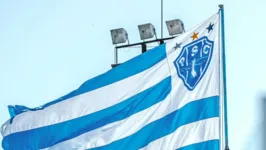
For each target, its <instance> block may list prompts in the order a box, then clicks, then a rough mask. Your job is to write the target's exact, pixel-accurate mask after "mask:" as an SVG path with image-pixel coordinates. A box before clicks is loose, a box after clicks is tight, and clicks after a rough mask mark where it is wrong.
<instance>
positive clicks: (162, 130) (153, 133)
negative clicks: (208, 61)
mask: <svg viewBox="0 0 266 150" xmlns="http://www.w3.org/2000/svg"><path fill="white" fill-rule="evenodd" d="M218 116H219V97H218V96H214V97H209V98H205V99H201V100H197V101H193V102H190V103H188V104H187V105H185V106H184V107H182V108H180V109H178V110H176V111H174V112H172V113H170V114H168V115H167V116H165V117H164V118H162V119H159V120H157V121H154V122H152V123H150V124H148V125H146V126H145V127H144V128H142V129H141V130H139V131H138V132H136V133H134V134H133V135H131V136H128V137H126V138H123V139H120V140H117V141H114V142H112V143H110V144H108V145H105V146H102V147H97V148H93V150H104V149H115V150H124V149H126V150H136V149H140V148H143V147H145V146H147V145H148V144H149V143H150V142H152V141H154V140H156V139H159V138H161V137H164V136H166V135H168V134H171V133H173V132H174V131H175V130H176V129H177V128H178V127H180V126H183V125H185V124H189V123H192V122H196V121H199V120H204V119H208V118H213V117H218Z"/></svg>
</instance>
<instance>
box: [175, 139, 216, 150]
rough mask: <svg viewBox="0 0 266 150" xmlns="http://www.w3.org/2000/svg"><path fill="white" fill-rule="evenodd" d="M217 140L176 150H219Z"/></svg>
mask: <svg viewBox="0 0 266 150" xmlns="http://www.w3.org/2000/svg"><path fill="white" fill-rule="evenodd" d="M219 147H220V143H219V140H210V141H206V142H201V143H196V144H192V145H188V146H185V147H182V148H179V149H177V150H219Z"/></svg>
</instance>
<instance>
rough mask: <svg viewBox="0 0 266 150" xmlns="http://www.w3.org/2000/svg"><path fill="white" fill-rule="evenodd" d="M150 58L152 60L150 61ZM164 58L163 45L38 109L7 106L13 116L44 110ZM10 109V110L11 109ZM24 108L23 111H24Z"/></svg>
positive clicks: (142, 69) (133, 73)
mask: <svg viewBox="0 0 266 150" xmlns="http://www.w3.org/2000/svg"><path fill="white" fill-rule="evenodd" d="M150 58H152V59H150ZM165 58H166V51H165V44H162V45H160V46H158V47H155V48H153V49H152V50H149V51H147V52H145V53H144V54H142V55H139V56H137V57H135V58H133V59H131V60H129V61H127V62H125V63H123V64H121V65H119V66H117V67H115V68H113V69H111V70H109V71H108V72H106V73H104V74H101V75H99V76H97V77H94V78H92V79H90V80H88V81H86V82H85V83H83V84H82V85H81V86H80V87H79V88H78V89H77V90H74V91H72V92H70V93H69V94H67V95H65V96H63V97H60V98H59V99H57V100H55V101H52V102H49V103H47V104H45V105H43V106H42V107H38V108H33V109H31V108H27V107H25V106H19V105H17V106H9V111H11V110H12V111H14V112H15V115H18V114H20V113H23V112H25V111H29V110H30V111H36V110H40V109H43V108H46V107H48V106H50V105H53V104H56V103H58V102H61V101H63V100H66V99H69V98H72V97H75V96H77V95H80V94H83V93H86V92H89V91H92V90H95V89H97V88H101V87H103V86H106V85H109V84H112V83H114V82H117V81H120V80H123V79H125V78H128V77H130V76H133V75H135V74H137V73H140V72H142V71H144V70H147V69H148V68H150V67H152V66H154V65H155V64H157V63H158V62H160V61H161V60H163V59H165ZM11 107H12V108H11ZM24 108H25V109H24ZM10 116H11V117H13V116H14V114H12V113H10Z"/></svg>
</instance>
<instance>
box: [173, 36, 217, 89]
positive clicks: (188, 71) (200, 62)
mask: <svg viewBox="0 0 266 150" xmlns="http://www.w3.org/2000/svg"><path fill="white" fill-rule="evenodd" d="M213 45H214V42H213V41H210V40H209V39H208V38H207V37H206V36H204V37H202V38H200V39H198V40H195V41H193V42H191V43H189V44H188V45H186V46H184V47H183V48H182V50H181V53H180V54H179V56H178V57H177V59H176V60H175V61H174V64H175V67H176V70H177V74H178V76H179V77H180V78H181V79H182V80H183V82H184V84H185V86H186V87H187V88H188V90H191V91H192V90H193V89H194V88H195V87H196V86H197V84H198V83H199V82H200V80H201V79H202V77H203V76H204V74H205V72H206V70H207V69H208V66H209V63H210V61H211V58H212V53H213Z"/></svg>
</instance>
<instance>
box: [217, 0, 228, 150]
mask: <svg viewBox="0 0 266 150" xmlns="http://www.w3.org/2000/svg"><path fill="white" fill-rule="evenodd" d="M219 8H220V18H221V36H222V62H223V67H222V69H223V70H222V72H223V98H224V126H225V127H224V128H225V129H224V130H225V150H229V143H228V118H227V89H226V87H227V86H226V60H225V31H224V5H222V4H220V5H219Z"/></svg>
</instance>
